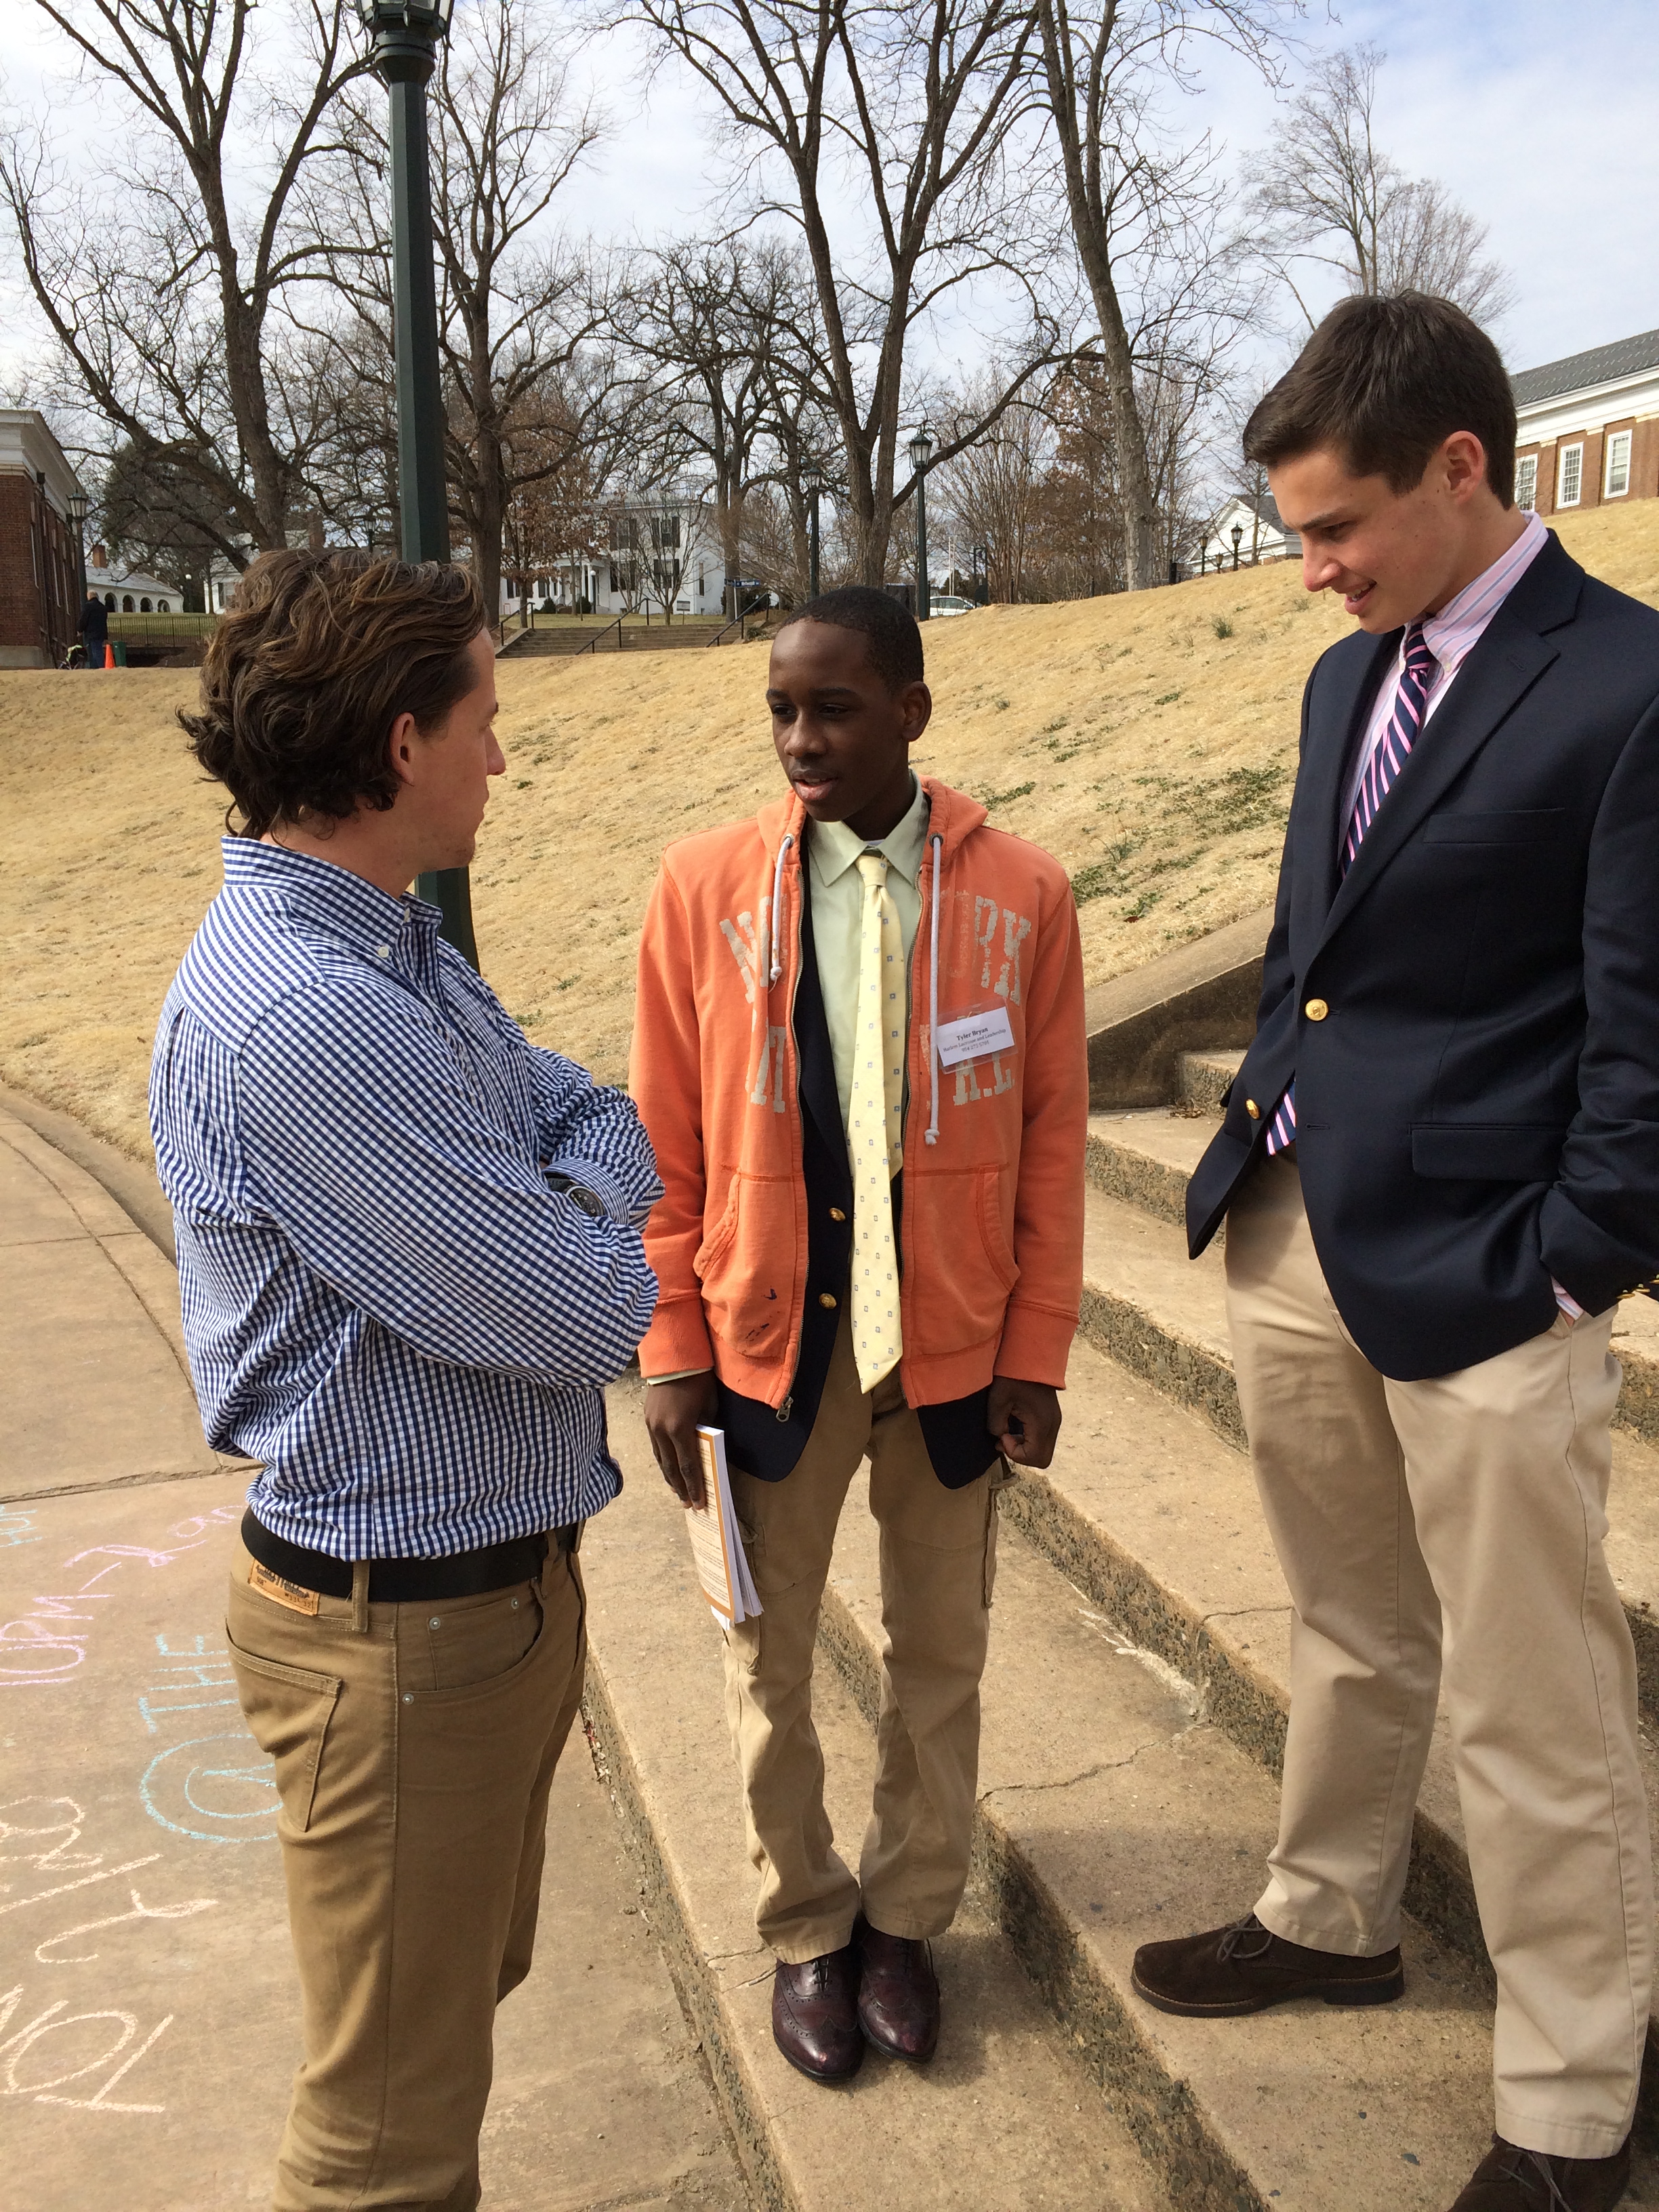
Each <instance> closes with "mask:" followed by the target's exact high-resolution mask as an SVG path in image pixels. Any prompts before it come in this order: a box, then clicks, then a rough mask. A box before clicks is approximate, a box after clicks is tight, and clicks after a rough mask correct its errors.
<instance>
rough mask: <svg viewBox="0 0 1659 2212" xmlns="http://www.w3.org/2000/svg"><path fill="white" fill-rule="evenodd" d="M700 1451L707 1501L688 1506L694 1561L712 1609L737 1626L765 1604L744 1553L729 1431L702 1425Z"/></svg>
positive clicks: (723, 1622)
mask: <svg viewBox="0 0 1659 2212" xmlns="http://www.w3.org/2000/svg"><path fill="white" fill-rule="evenodd" d="M697 1452H698V1455H699V1457H700V1458H701V1459H702V1494H703V1500H704V1503H703V1504H702V1507H701V1508H699V1507H697V1506H688V1507H687V1508H686V1513H685V1525H686V1527H687V1528H688V1529H689V1530H690V1534H691V1558H692V1562H693V1564H694V1565H695V1566H696V1570H697V1580H698V1581H699V1582H700V1583H702V1594H703V1595H704V1596H705V1597H706V1598H707V1599H708V1609H709V1611H710V1612H711V1613H713V1614H714V1618H715V1620H718V1621H719V1622H720V1626H722V1627H723V1628H735V1627H736V1626H737V1625H738V1622H739V1621H740V1620H753V1619H754V1618H755V1616H756V1615H757V1613H759V1611H760V1609H761V1602H760V1600H759V1598H757V1596H756V1595H755V1584H754V1579H753V1577H751V1575H750V1572H749V1562H748V1560H747V1559H745V1558H744V1549H743V1532H742V1531H741V1529H739V1528H738V1516H737V1509H736V1508H735V1507H734V1506H733V1504H732V1478H731V1475H730V1474H728V1473H727V1471H726V1431H725V1430H724V1429H708V1428H699V1430H698V1431H697Z"/></svg>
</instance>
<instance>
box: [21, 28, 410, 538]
mask: <svg viewBox="0 0 1659 2212" xmlns="http://www.w3.org/2000/svg"><path fill="white" fill-rule="evenodd" d="M35 4H36V5H37V6H38V8H39V9H40V13H41V14H42V15H45V16H46V19H47V20H48V21H50V22H51V23H52V24H53V25H54V26H55V27H57V29H58V33H60V34H61V36H62V39H63V40H64V47H65V51H66V53H67V54H69V55H70V56H73V57H74V58H75V59H76V62H77V63H78V65H79V67H80V70H81V73H82V77H83V79H84V80H86V81H88V82H90V83H92V84H94V85H97V86H99V87H100V88H102V89H104V90H105V91H106V92H108V93H109V94H112V95H113V99H114V102H115V109H116V112H117V113H118V116H119V118H120V122H121V133H122V136H121V150H120V157H119V158H118V160H115V161H111V162H110V163H108V164H107V165H105V166H104V167H102V169H101V173H100V174H99V175H98V176H97V177H96V179H95V181H94V182H92V183H89V184H76V183H73V182H71V181H70V169H69V167H68V165H67V164H66V163H65V162H64V161H60V160H59V159H58V158H57V156H56V155H54V153H53V150H52V143H51V141H50V139H49V137H48V136H47V133H46V131H45V129H44V128H43V127H34V128H24V129H21V130H18V131H14V132H12V133H11V135H10V136H9V138H8V139H7V141H6V142H5V144H4V146H3V149H0V193H3V196H4V198H5V202H6V204H7V206H8V207H9V211H10V215H11V217H12V221H13V222H14V223H15V227H16V230H17V235H18V240H19V243H20V246H21V261H22V267H23V272H24V275H25V277H26V278H27V283H28V286H29V289H30V291H31V293H32V294H33V299H34V302H35V305H36V307H38V309H39V310H40V313H41V314H42V315H43V316H44V318H45V319H46V325H47V326H48V328H49V329H50V330H51V331H52V337H53V338H54V340H55V342H56V347H57V353H58V379H57V381H58V387H59V390H60V392H61V394H62V396H63V397H64V398H65V399H66V400H69V401H70V402H71V403H74V404H79V406H80V407H81V408H82V410H86V409H90V410H91V411H92V413H93V414H94V416H99V417H101V418H102V420H103V421H104V422H106V423H107V424H108V425H110V426H111V427H112V429H113V430H114V432H115V433H116V434H117V435H118V436H119V437H121V438H123V439H125V441H127V443H128V444H129V445H130V447H131V450H132V453H133V455H134V457H135V459H136V460H137V462H138V463H139V464H141V465H143V467H144V468H146V469H147V470H149V471H151V472H152V473H153V474H154V475H155V476H156V477H158V478H159V479H161V480H164V481H165V480H167V479H168V478H169V477H170V478H171V479H173V480H174V481H176V482H177V483H180V484H183V483H189V484H191V485H192V486H193V487H195V489H196V490H197V492H198V493H199V494H200V499H199V501H198V502H197V512H198V514H205V515H210V516H211V517H212V518H214V520H213V522H212V524H211V527H212V529H213V530H214V532H215V533H216V544H217V548H218V550H219V551H221V552H222V553H223V554H224V555H226V556H228V558H230V559H231V560H233V561H235V562H238V563H240V562H241V561H242V560H244V559H245V558H246V553H245V550H244V546H245V543H246V542H248V541H251V542H252V544H255V545H257V546H261V547H270V546H276V545H280V544H283V542H284V539H285V535H286V532H287V531H288V528H289V523H290V520H291V517H292V515H293V513H295V509H296V507H298V506H299V505H300V504H301V503H302V501H303V496H304V477H305V470H306V465H307V457H308V454H309V453H310V451H311V450H312V448H313V446H314V445H315V443H316V442H317V441H318V439H319V435H321V432H322V424H321V423H320V422H319V419H318V418H317V417H316V416H315V415H314V414H312V413H309V412H307V410H306V406H305V404H304V402H305V398H306V394H305V392H304V390H303V384H301V386H297V387H295V388H294V389H292V390H290V391H289V392H287V393H283V392H281V391H279V390H277V389H276V388H275V386H274V384H273V379H272V375H271V373H270V372H271V362H272V359H273V356H275V354H276V352H277V350H278V349H279V346H280V343H281V332H280V328H279V326H280V325H281V324H282V322H283V316H284V311H285V304H286V301H287V300H288V298H289V295H291V294H292V293H293V292H294V291H295V289H297V288H300V287H302V286H303V285H304V284H305V283H307V281H308V280H310V279H311V278H313V277H314V276H318V275H319V274H320V273H321V269H322V263H321V258H320V256H319V252H318V250H317V247H316V245H315V243H314V241H313V240H307V239H306V238H305V237H304V236H303V235H301V234H298V233H297V232H296V230H295V226H294V222H293V220H292V218H293V216H294V213H295V204H296V198H297V196H298V195H299V192H300V190H301V182H302V179H304V177H305V175H306V173H307V169H308V167H310V165H312V164H313V163H314V162H315V161H317V159H318V158H319V155H321V154H323V153H324V152H325V150H326V149H327V147H328V144H329V138H328V129H327V118H328V116H329V111H330V108H331V103H332V102H333V100H335V98H336V95H337V94H338V93H339V92H340V90H341V89H342V88H343V86H344V85H346V84H347V83H348V82H349V81H350V79H351V78H352V77H354V76H356V75H358V74H359V73H360V72H361V71H362V69H363V68H364V67H365V66H366V64H365V63H364V61H363V59H362V56H361V54H360V52H358V51H357V49H356V47H355V46H352V45H351V43H350V42H349V34H348V29H347V24H348V21H349V17H350V9H349V7H348V6H346V5H345V4H344V0H293V4H292V5H291V6H290V7H289V9H288V11H287V12H286V14H285V15H284V16H283V17H282V18H281V19H279V25H278V26H276V27H273V31H272V33H271V35H270V38H269V39H268V40H267V41H266V42H265V44H264V46H263V47H261V46H257V45H256V40H255V36H254V33H255V27H256V26H255V9H254V5H253V0H217V4H214V5H207V6H204V5H201V4H197V0H35ZM273 51H276V52H280V54H281V57H282V74H281V79H280V82H266V81H262V78H261V76H260V65H261V64H262V62H263V61H264V58H265V56H266V55H267V54H268V53H270V52H273ZM251 146H258V147H261V148H265V149H269V151H268V153H267V154H266V155H264V157H263V158H258V157H255V158H254V159H253V161H252V166H251V157H250V155H249V151H248V149H249V148H250V147H251Z"/></svg>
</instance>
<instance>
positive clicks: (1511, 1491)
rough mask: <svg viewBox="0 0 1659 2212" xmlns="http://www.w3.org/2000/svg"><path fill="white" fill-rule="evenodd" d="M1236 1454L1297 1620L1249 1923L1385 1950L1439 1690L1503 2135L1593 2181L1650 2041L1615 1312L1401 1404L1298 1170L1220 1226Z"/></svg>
mask: <svg viewBox="0 0 1659 2212" xmlns="http://www.w3.org/2000/svg"><path fill="white" fill-rule="evenodd" d="M1227 1304H1228V1314H1229V1317H1230V1320H1231V1328H1232V1339H1233V1349H1234V1355H1235V1358H1236V1361H1237V1372H1238V1391H1239V1397H1240V1400H1241V1402H1242V1404H1243V1412H1244V1419H1245V1425H1246V1427H1247V1428H1248V1430H1249V1437H1250V1449H1251V1455H1252V1458H1253V1460H1254V1462H1255V1474H1256V1480H1257V1482H1258V1484H1259V1486H1260V1488H1261V1500H1262V1504H1263V1505H1264V1507H1265V1508H1266V1510H1267V1520H1268V1523H1269V1526H1270V1527H1271V1528H1272V1530H1273V1541H1274V1543H1275V1545H1276V1546H1277V1547H1278V1551H1279V1562H1280V1565H1282V1566H1283V1568H1284V1570H1285V1579H1286V1581H1287V1582H1288V1583H1289V1584H1290V1589H1291V1602H1292V1605H1293V1607H1294V1612H1293V1613H1292V1617H1291V1723H1290V1735H1289V1739H1288V1741H1287V1743H1286V1746H1285V1781H1284V1795H1283V1799H1282V1804H1281V1809H1280V1814H1279V1840H1278V1843H1277V1844H1276V1845H1275V1847H1274V1849H1273V1853H1272V1856H1271V1857H1270V1859H1269V1862H1268V1863H1269V1868H1270V1879H1269V1881H1268V1884H1267V1891H1266V1893H1264V1895H1263V1897H1262V1899H1261V1903H1260V1904H1259V1905H1257V1907H1256V1911H1257V1912H1258V1914H1259V1915H1260V1917H1261V1920H1262V1922H1263V1923H1264V1924H1265V1925H1266V1926H1267V1927H1269V1928H1271V1929H1273V1932H1274V1933H1275V1934H1276V1935H1279V1936H1284V1937H1285V1938H1286V1939H1287V1940H1289V1941H1290V1942H1295V1943H1305V1944H1310V1945H1312V1946H1313V1947H1314V1948H1316V1949H1320V1950H1327V1951H1340V1952H1344V1953H1346V1954H1350V1955H1352V1956H1357V1957H1366V1956H1370V1955H1373V1954H1376V1953H1377V1952H1379V1951H1385V1950H1388V1949H1389V1948H1391V1947H1392V1945H1393V1944H1394V1943H1395V1942H1397V1941H1398V1939H1399V1918H1400V1895H1401V1888H1402V1887H1403V1886H1404V1883H1405V1879H1406V1868H1407V1857H1408V1854H1409V1851H1410V1847H1411V1835H1412V1815H1413V1808H1414V1807H1415V1805H1416V1802H1417V1792H1418V1785H1419V1782H1420V1781H1421V1779H1422V1775H1423V1768H1424V1764H1425V1760H1426V1759H1427V1756H1428V1751H1429V1744H1430V1739H1431V1733H1432V1730H1433V1727H1434V1718H1435V1706H1436V1701H1437V1691H1438V1688H1439V1686H1440V1681H1441V1672H1442V1668H1441V1639H1442V1633H1443V1631H1444V1635H1445V1640H1446V1644H1447V1647H1448V1649H1447V1654H1446V1661H1445V1668H1444V1688H1445V1699H1446V1705H1447V1709H1448V1712H1449V1717H1450V1723H1451V1744H1452V1753H1453V1758H1454V1761H1455V1771H1456V1775H1457V1784H1458V1792H1459V1796H1460V1797H1461V1800H1462V1808H1463V1820H1464V1826H1465V1830H1466V1832H1467V1836H1468V1853H1469V1866H1470V1871H1471V1873H1472V1875H1473V1876H1474V1890H1475V1897H1476V1901H1477V1903H1478V1905H1479V1907H1480V1922H1481V1927H1482V1929H1483V1930H1484V1932H1485V1935H1486V1947H1487V1948H1488V1950H1489V1951H1490V1953H1491V1954H1492V1965H1493V1966H1494V1968H1495V1969H1496V1971H1497V1976H1498V2016H1497V2024H1496V2039H1495V2045H1494V2051H1493V2063H1494V2069H1495V2073H1496V2077H1497V2108H1498V2109H1497V2119H1498V2133H1499V2134H1500V2135H1502V2136H1504V2137H1505V2138H1506V2139H1507V2140H1508V2141H1509V2142H1515V2143H1519V2144H1520V2145H1522V2148H1527V2149H1530V2150H1539V2151H1547V2152H1550V2153H1552V2154H1555V2155H1557V2156H1564V2157H1571V2158H1601V2157H1606V2156H1607V2155H1608V2154H1610V2153H1612V2152H1613V2151H1614V2150H1616V2149H1617V2148H1618V2147H1619V2145H1620V2143H1621V2142H1623V2141H1624V2139H1625V2136H1626V2134H1627V2133H1628V2132H1629V2129H1630V2123H1631V2116H1632V2112H1633V2111H1634V2108H1635V2101H1636V2089H1637V2080H1638V2072H1639V2069H1640V2065H1641V2058H1642V2049H1643V2044H1644V2039H1645V2037H1646V2034H1647V2024H1648V2004H1649V1996H1650V1984H1651V1979H1652V1936H1653V1893H1652V1876H1651V1871H1650V1850H1649V1838H1648V1815H1647V1806H1646V1802H1645V1799H1644V1793H1643V1787H1642V1777H1641V1771H1640V1769H1639V1766H1638V1759H1637V1734H1636V1660H1635V1653H1634V1650H1633V1649H1632V1643H1631V1636H1630V1629H1629V1626H1628V1625H1627V1623H1626V1620H1625V1615H1624V1610H1623V1607H1621V1605H1620V1601H1619V1595H1618V1593H1617V1591H1616V1590H1615V1589H1614V1588H1613V1578H1612V1577H1611V1576H1610V1574H1609V1573H1608V1571H1607V1561H1606V1559H1605V1557H1604V1556H1603V1553H1602V1548H1601V1542H1602V1538H1603V1537H1604V1535H1605V1534H1606V1533H1607V1515H1606V1511H1605V1506H1606V1501H1607V1479H1608V1474H1609V1468H1610V1449H1609V1443H1608V1434H1607V1431H1608V1424H1609V1422H1610V1420H1611V1418H1612V1414H1613V1403H1614V1401H1615V1399H1616V1398H1617V1396H1618V1393H1619V1383H1620V1370H1619V1363H1618V1362H1617V1360H1616V1359H1614V1358H1613V1357H1612V1355H1611V1353H1610V1352H1609V1350H1608V1340H1609V1337H1610V1334H1611V1331H1612V1326H1613V1316H1612V1314H1611V1312H1608V1313H1604V1314H1601V1315H1597V1316H1592V1317H1589V1318H1586V1319H1585V1320H1583V1321H1581V1322H1578V1323H1577V1326H1576V1327H1574V1326H1570V1325H1569V1323H1568V1322H1567V1321H1566V1319H1565V1316H1563V1317H1560V1318H1558V1319H1557V1321H1556V1322H1555V1323H1554V1324H1553V1327H1552V1328H1549V1329H1547V1330H1546V1331H1545V1333H1544V1334H1543V1335H1541V1336H1538V1337H1534V1339H1533V1340H1531V1341H1530V1342H1529V1343H1527V1344H1521V1345H1517V1346H1516V1347H1515V1348H1514V1349H1513V1350H1512V1351H1510V1352H1503V1353H1501V1354H1500V1355H1499V1356H1498V1358H1494V1359H1487V1360H1482V1361H1481V1362H1480V1363H1479V1364H1477V1365H1475V1366H1474V1367H1466V1368H1463V1369H1462V1370H1459V1371H1458V1372H1456V1373H1455V1374H1450V1375H1442V1376H1435V1377H1433V1378H1432V1379H1431V1380H1430V1381H1427V1382H1421V1383H1394V1382H1390V1381H1389V1380H1388V1379H1387V1378H1386V1377H1385V1376H1382V1375H1379V1374H1378V1373H1377V1371H1376V1369H1375V1368H1374V1367H1372V1366H1371V1364H1370V1362H1369V1361H1368V1360H1367V1359H1365V1358H1364V1356H1363V1355H1362V1354H1361V1353H1360V1352H1358V1350H1357V1349H1356V1347H1355V1346H1354V1345H1353V1343H1352V1340H1351V1339H1350V1337H1349V1336H1348V1334H1347V1332H1346V1329H1345V1328H1344V1327H1343V1325H1342V1322H1341V1321H1340V1318H1339V1316H1338V1315H1337V1312H1336V1309H1335V1307H1334V1305H1333V1304H1332V1303H1331V1297H1330V1293H1329V1291H1328V1290H1327V1288H1326V1285H1325V1280H1324V1277H1323V1275H1322V1273H1321V1271H1320V1267H1319V1262H1318V1260H1317V1258H1316V1255H1315V1252H1314V1248H1313V1240H1312V1237H1311V1236H1310V1233H1309V1229H1308V1221H1307V1215H1306V1213H1305V1212H1304V1207H1303V1203H1302V1186H1301V1182H1300V1178H1299V1176H1298V1172H1297V1167H1296V1164H1295V1163H1294V1161H1291V1160H1286V1159H1284V1158H1279V1159H1275V1160H1271V1161H1268V1162H1267V1163H1266V1164H1264V1165H1263V1166H1262V1167H1261V1169H1260V1170H1258V1171H1257V1172H1256V1174H1255V1176H1252V1177H1251V1179H1250V1181H1249V1183H1248V1184H1247V1185H1246V1186H1245V1188H1244V1189H1243V1192H1242V1193H1241V1194H1240V1195H1239V1197H1238V1199H1237V1200H1235V1202H1234V1205H1233V1207H1232V1210H1231V1213H1230V1215H1229V1217H1228V1225H1227Z"/></svg>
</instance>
